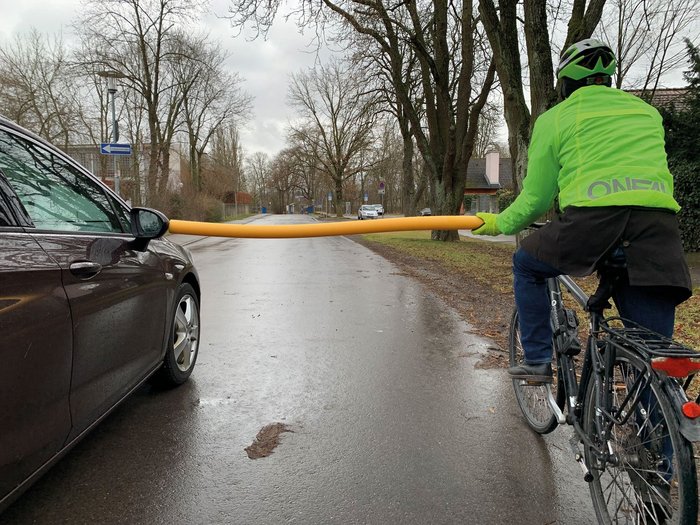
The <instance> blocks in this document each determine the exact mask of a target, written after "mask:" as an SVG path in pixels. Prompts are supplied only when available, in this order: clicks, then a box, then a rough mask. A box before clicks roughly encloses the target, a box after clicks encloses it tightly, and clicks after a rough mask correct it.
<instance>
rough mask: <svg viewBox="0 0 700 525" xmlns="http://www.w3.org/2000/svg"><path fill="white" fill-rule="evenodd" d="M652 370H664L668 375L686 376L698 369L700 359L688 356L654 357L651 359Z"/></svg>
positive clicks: (699, 368) (699, 367)
mask: <svg viewBox="0 0 700 525" xmlns="http://www.w3.org/2000/svg"><path fill="white" fill-rule="evenodd" d="M651 367H652V368H653V369H654V370H659V371H660V372H665V373H666V374H667V375H668V376H670V377H687V376H689V375H690V374H692V373H693V372H697V371H698V370H700V359H698V358H690V357H654V358H653V359H652V360H651Z"/></svg>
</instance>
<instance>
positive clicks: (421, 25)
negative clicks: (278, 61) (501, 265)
mask: <svg viewBox="0 0 700 525" xmlns="http://www.w3.org/2000/svg"><path fill="white" fill-rule="evenodd" d="M281 1H282V0H271V1H268V2H262V1H260V0H231V13H232V16H233V17H234V19H235V20H234V22H235V23H244V22H245V21H248V20H251V19H252V20H253V21H254V23H255V24H256V27H258V28H259V29H261V30H265V28H266V27H267V26H269V24H271V23H272V20H273V19H274V14H275V13H276V12H277V9H278V7H279V6H280V3H281ZM297 12H298V14H299V15H300V17H301V23H302V24H304V23H310V22H312V21H315V22H316V23H318V24H319V26H318V27H322V26H323V25H324V24H325V23H326V22H327V21H329V20H331V19H332V20H338V18H337V17H340V19H341V20H342V21H343V22H344V24H346V27H350V28H352V29H353V30H355V31H356V32H358V33H361V34H364V35H367V36H368V37H369V38H371V39H373V40H374V42H375V45H376V46H377V49H378V52H379V53H381V54H383V55H385V57H386V60H387V63H388V64H390V72H391V73H390V77H391V81H392V84H393V88H394V91H395V93H396V100H397V101H398V102H399V103H400V104H401V109H402V111H404V112H405V115H406V116H407V117H408V120H409V122H410V125H411V133H412V134H413V136H414V137H415V139H416V144H417V147H418V150H419V151H420V153H421V156H422V158H423V162H424V164H425V165H426V166H428V168H429V170H430V173H431V175H432V177H431V181H432V183H433V186H434V191H433V192H432V194H433V195H434V197H435V206H434V208H435V209H436V212H439V213H457V212H458V211H459V209H460V207H461V204H462V199H463V195H464V185H465V181H466V171H467V165H468V162H469V158H470V156H471V153H472V151H473V142H474V137H475V135H476V129H477V122H478V116H479V113H480V111H481V108H482V107H483V106H484V104H485V103H486V99H487V97H488V93H489V91H490V88H491V85H492V84H493V79H494V72H495V69H494V68H493V67H491V66H489V61H488V60H487V61H485V63H484V61H483V60H477V59H476V57H478V56H479V53H478V52H479V51H480V50H485V49H486V48H485V46H483V45H482V44H481V42H480V41H479V38H478V37H479V33H478V31H477V21H476V17H475V16H474V13H473V3H472V1H471V0H466V1H464V2H462V3H461V4H459V5H458V4H452V3H450V2H448V1H447V0H436V1H435V2H432V3H421V4H419V3H418V2H388V1H386V0H320V1H317V2H316V1H307V2H303V3H302V6H301V8H300V9H299V11H297ZM333 14H335V15H336V17H332V15H333ZM406 47H409V48H410V50H411V55H410V56H407V55H406V54H405V53H404V51H405V50H406ZM413 60H415V61H416V62H415V64H416V68H415V71H416V72H417V74H418V75H419V78H420V82H421V86H422V97H421V99H420V100H419V101H418V102H417V101H416V100H415V99H413V98H412V92H411V90H410V87H409V86H408V85H407V83H406V80H405V76H404V73H405V71H406V68H407V67H408V66H409V65H410V64H412V61H413ZM433 238H436V239H441V240H457V239H458V238H459V236H458V234H457V232H433Z"/></svg>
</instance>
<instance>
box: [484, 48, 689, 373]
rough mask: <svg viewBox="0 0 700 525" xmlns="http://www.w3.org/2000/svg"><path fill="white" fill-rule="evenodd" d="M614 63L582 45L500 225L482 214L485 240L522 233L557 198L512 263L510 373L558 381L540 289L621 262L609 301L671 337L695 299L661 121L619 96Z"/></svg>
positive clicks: (562, 76) (537, 131)
mask: <svg viewBox="0 0 700 525" xmlns="http://www.w3.org/2000/svg"><path fill="white" fill-rule="evenodd" d="M614 71H615V55H614V53H613V52H612V50H611V49H610V47H609V46H607V45H606V44H605V43H603V42H601V41H599V40H596V39H587V40H582V41H580V42H577V43H575V44H573V45H572V46H570V47H569V48H567V49H566V50H565V51H564V53H562V55H561V60H560V63H559V66H558V68H557V78H558V79H559V81H560V95H561V97H562V99H563V101H562V102H560V103H559V104H557V105H556V106H554V107H552V108H551V109H549V110H548V111H546V112H545V113H543V114H542V115H540V116H539V118H538V119H537V121H536V122H535V126H534V128H533V131H532V138H531V141H530V147H529V149H528V166H527V175H526V177H525V179H524V180H523V187H522V191H521V192H520V194H519V195H518V197H517V198H516V199H515V201H514V202H513V203H512V204H511V205H510V206H508V208H506V209H505V210H503V211H502V212H501V213H499V214H493V213H477V214H476V215H477V216H478V217H480V218H481V219H482V220H483V221H484V224H483V225H482V226H481V227H480V228H478V229H475V230H474V231H473V232H474V233H475V234H478V235H498V234H501V233H504V234H515V233H517V232H519V231H521V230H523V229H524V228H525V227H527V226H528V225H529V224H531V223H532V222H533V221H534V220H536V219H537V218H538V217H540V216H542V215H543V214H544V213H545V212H546V211H547V210H549V209H550V207H551V206H552V205H553V204H554V202H555V200H557V199H558V208H559V210H560V211H558V213H557V215H556V217H555V218H554V219H553V220H552V221H551V222H549V223H548V224H547V225H546V226H544V227H543V228H541V229H539V230H537V231H535V232H533V233H532V234H531V235H529V236H527V237H526V238H525V239H523V241H522V243H521V246H520V248H519V249H518V250H516V252H515V254H514V256H513V275H514V292H515V303H516V308H517V310H518V316H519V320H520V333H521V342H522V346H523V351H524V353H525V361H524V362H523V363H522V364H521V365H519V366H514V367H511V368H509V369H508V373H509V374H510V375H511V376H513V377H519V378H522V379H525V380H529V381H543V382H547V381H551V380H552V368H551V362H552V331H551V327H550V324H549V300H548V297H547V292H546V283H545V279H546V278H548V277H554V276H556V275H560V274H568V275H574V276H583V275H590V274H591V273H593V272H594V271H595V269H596V265H597V264H598V262H599V261H601V259H603V258H604V257H606V256H608V255H610V254H611V253H613V252H615V251H618V252H619V251H620V250H621V252H622V253H623V254H624V257H625V260H626V265H627V275H626V276H625V277H623V282H622V283H621V285H620V286H618V287H616V288H617V293H616V295H615V296H614V297H613V299H614V300H615V303H616V305H617V307H618V309H619V311H620V315H621V316H622V317H625V318H627V319H630V320H632V321H635V322H637V323H639V324H640V325H642V326H645V327H646V328H649V329H650V330H654V331H656V332H658V333H661V334H663V335H665V336H668V337H671V336H672V334H673V324H674V317H675V307H676V305H677V304H679V303H680V302H682V301H684V300H686V299H687V298H688V297H690V295H691V293H692V292H691V290H692V288H691V281H690V274H689V271H688V267H687V264H686V262H685V260H684V255H683V249H682V246H681V240H680V233H679V228H678V221H677V218H676V212H678V210H679V209H680V206H679V205H678V203H677V202H676V201H675V199H674V198H673V178H672V176H671V173H670V172H669V170H668V165H667V162H666V152H665V149H664V130H663V126H662V120H661V116H660V115H659V113H658V112H657V111H656V109H654V108H653V107H652V106H650V105H649V104H647V103H645V102H644V101H643V100H642V99H640V98H638V97H636V96H634V95H631V94H629V93H626V92H624V91H621V90H618V89H615V88H612V87H611V85H612V78H611V76H612V74H613V73H614Z"/></svg>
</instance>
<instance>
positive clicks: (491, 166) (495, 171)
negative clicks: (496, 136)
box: [486, 151, 500, 186]
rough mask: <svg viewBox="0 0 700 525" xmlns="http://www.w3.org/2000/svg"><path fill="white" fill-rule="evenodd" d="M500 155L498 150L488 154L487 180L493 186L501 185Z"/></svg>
mask: <svg viewBox="0 0 700 525" xmlns="http://www.w3.org/2000/svg"><path fill="white" fill-rule="evenodd" d="M499 165H500V155H499V154H498V152H497V151H491V152H489V153H487V154H486V181H487V182H488V183H489V184H490V185H492V186H500V181H499V178H498V175H499V171H500V170H499Z"/></svg>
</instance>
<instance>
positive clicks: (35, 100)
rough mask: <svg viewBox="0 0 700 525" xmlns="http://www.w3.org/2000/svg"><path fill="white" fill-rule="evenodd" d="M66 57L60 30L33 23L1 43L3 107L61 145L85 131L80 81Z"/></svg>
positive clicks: (0, 96) (43, 135)
mask: <svg viewBox="0 0 700 525" xmlns="http://www.w3.org/2000/svg"><path fill="white" fill-rule="evenodd" d="M69 58H70V57H69V53H68V51H67V49H66V46H65V45H64V43H63V40H62V38H61V37H60V36H57V37H55V38H50V37H45V36H43V35H41V34H39V32H38V31H37V30H36V29H33V30H32V31H30V32H29V33H28V34H27V35H26V36H17V37H16V38H15V40H14V41H13V42H11V43H10V44H9V45H8V46H6V47H2V48H0V106H1V107H2V112H3V113H4V114H5V115H6V116H7V117H9V118H10V119H12V120H14V121H15V122H17V123H18V124H20V125H22V126H25V127H27V128H28V129H30V130H32V131H34V132H35V133H37V134H38V135H41V136H42V137H44V138H46V139H47V140H49V141H51V142H55V143H57V144H61V145H63V147H64V148H65V147H67V146H68V145H69V144H70V143H71V142H72V141H73V140H76V139H79V138H81V137H84V136H85V133H84V131H83V127H82V115H83V107H82V104H81V100H82V97H81V93H80V82H77V81H76V80H77V75H76V74H75V72H74V71H73V69H72V68H71V67H70V60H69Z"/></svg>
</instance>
